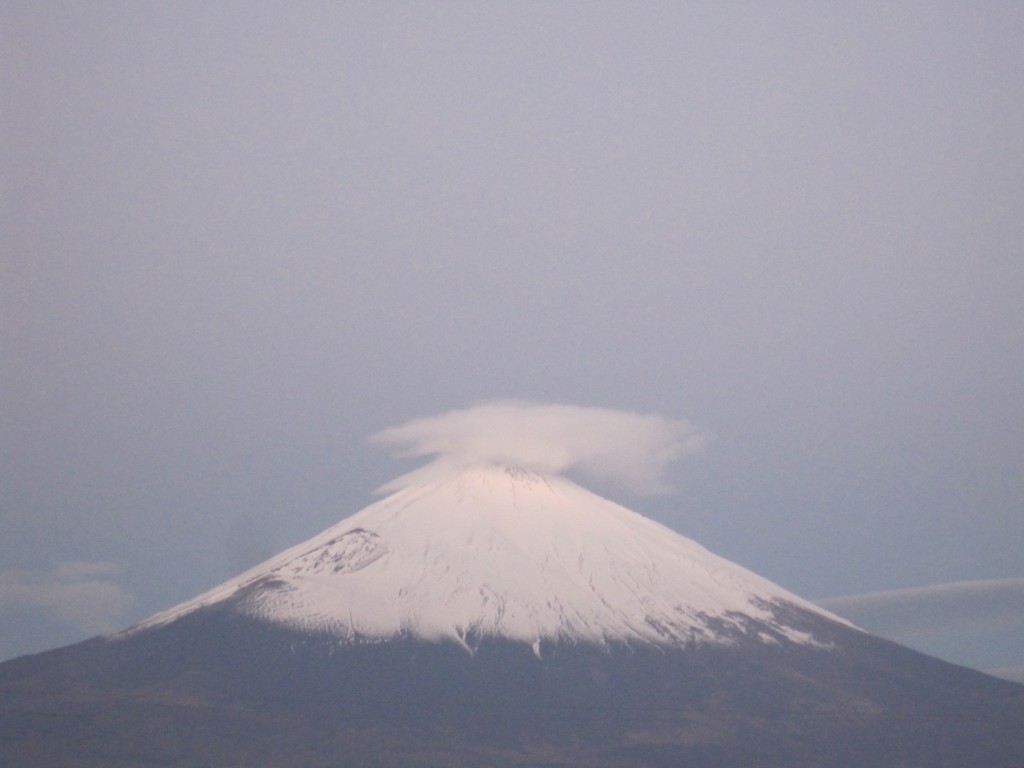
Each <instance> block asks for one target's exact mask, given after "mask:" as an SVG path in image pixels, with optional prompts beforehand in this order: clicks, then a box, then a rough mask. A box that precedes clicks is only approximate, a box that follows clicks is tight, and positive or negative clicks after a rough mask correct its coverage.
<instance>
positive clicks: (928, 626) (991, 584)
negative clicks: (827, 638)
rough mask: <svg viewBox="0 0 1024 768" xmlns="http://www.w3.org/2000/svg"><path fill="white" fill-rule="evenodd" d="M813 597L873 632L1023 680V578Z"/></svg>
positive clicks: (954, 659) (819, 602)
mask: <svg viewBox="0 0 1024 768" xmlns="http://www.w3.org/2000/svg"><path fill="white" fill-rule="evenodd" d="M815 602H816V603H817V604H818V605H820V606H821V607H823V608H825V609H827V610H829V611H833V612H834V613H836V614H838V615H840V616H843V617H845V618H847V619H849V620H850V621H852V622H854V623H855V624H857V625H858V626H860V627H862V628H863V629H866V630H867V631H869V632H872V633H874V634H876V635H880V636H882V637H886V638H888V639H890V640H893V641H895V642H898V643H901V644H903V645H907V646H910V647H911V648H916V649H918V650H920V651H923V652H925V653H930V654H932V655H935V656H939V657H940V658H945V659H948V660H951V661H956V662H957V663H962V664H967V665H968V666H972V667H975V668H977V669H982V670H985V671H987V672H988V673H989V674H991V675H995V676H997V677H1003V678H1006V679H1008V680H1014V681H1018V682H1024V651H1022V650H1021V645H1020V637H1021V636H1022V634H1024V578H1021V577H1015V578H1010V579H986V580H978V581H954V582H948V583H944V584H930V585H927V586H923V587H912V588H909V589H896V590H887V591H884V592H871V593H867V594H861V595H844V596H841V597H831V598H826V599H821V600H816V601H815Z"/></svg>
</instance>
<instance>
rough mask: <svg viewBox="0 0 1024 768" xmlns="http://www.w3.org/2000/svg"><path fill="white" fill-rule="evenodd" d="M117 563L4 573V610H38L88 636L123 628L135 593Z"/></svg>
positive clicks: (0, 594)
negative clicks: (123, 581) (121, 578)
mask: <svg viewBox="0 0 1024 768" xmlns="http://www.w3.org/2000/svg"><path fill="white" fill-rule="evenodd" d="M120 572H121V568H120V567H119V566H117V565H115V564H113V563H102V562H67V563H63V564H61V565H59V566H57V567H56V568H54V569H53V570H51V571H48V572H46V573H38V572H31V571H23V570H8V571H0V608H7V609H13V608H35V609H38V610H41V611H44V612H45V613H48V614H50V615H52V616H54V617H55V618H57V619H59V620H60V621H62V622H64V623H66V624H68V625H70V626H72V627H74V628H75V629H76V630H79V631H80V632H83V633H85V634H87V635H96V634H103V633H106V632H112V631H114V630H115V629H118V628H120V627H121V626H122V625H123V624H124V622H125V618H126V615H127V609H128V607H129V606H130V605H131V603H132V601H133V597H132V594H131V593H130V592H129V591H128V590H126V589H125V588H124V587H122V586H121V585H120V584H117V583H116V582H115V581H114V580H113V579H114V578H115V577H117V576H118V575H119V574H120Z"/></svg>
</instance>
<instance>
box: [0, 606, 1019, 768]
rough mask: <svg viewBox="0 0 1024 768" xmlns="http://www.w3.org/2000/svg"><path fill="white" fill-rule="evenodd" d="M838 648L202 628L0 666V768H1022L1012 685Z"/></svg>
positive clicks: (857, 647) (197, 622) (826, 627)
mask: <svg viewBox="0 0 1024 768" xmlns="http://www.w3.org/2000/svg"><path fill="white" fill-rule="evenodd" d="M815 633H816V635H817V636H818V637H827V638H828V639H829V641H830V642H831V643H833V647H831V648H829V649H823V648H807V647H806V646H799V645H795V644H792V643H786V642H779V643H767V644H766V643H764V642H753V641H746V642H744V641H738V642H737V644H736V645H735V646H731V647H722V646H710V645H708V646H697V647H692V648H689V649H685V650H673V651H659V650H654V649H651V648H641V649H629V648H625V647H617V648H598V647H594V646H580V645H575V646H573V645H560V646H556V645H552V646H549V647H547V648H544V649H542V656H543V658H542V659H538V658H537V656H536V655H535V654H534V652H533V650H532V649H531V648H530V647H529V646H526V645H521V644H515V643H510V642H491V643H487V642H484V643H482V644H481V645H480V646H479V647H478V648H477V650H476V652H475V653H473V654H470V653H468V652H467V651H466V650H465V649H464V648H462V647H459V646H457V645H454V644H429V643H423V642H412V641H406V642H389V643H381V644H377V645H360V646H350V645H338V644H337V643H336V642H332V641H331V640H330V639H329V638H327V637H317V636H309V635H300V634H297V633H293V632H289V631H285V630H282V629H280V628H276V627H273V626H271V625H267V624H260V623H257V622H254V621H253V620H252V619H248V618H243V617H241V616H239V615H237V614H235V613H233V612H232V611H231V610H230V609H229V608H226V607H220V608H217V609H215V610H204V611H199V612H197V613H195V614H191V615H189V616H187V617H185V618H183V619H181V620H179V621H177V622H174V623H172V624H170V625H167V626H165V627H161V628H158V629H153V630H148V631H145V632H141V633H138V634H136V635H132V636H129V637H127V638H123V639H119V640H104V639H95V640H90V641H87V642H84V643H81V644H78V645H74V646H70V647H68V648H62V649H59V650H55V651H50V652H48V653H43V654H39V655H36V656H27V657H23V658H20V659H15V660H13V661H9V662H7V663H5V664H2V665H0V702H2V704H0V706H2V713H0V764H2V765H5V766H6V765H10V766H37V767H38V768H46V767H48V766H80V767H82V768H86V767H88V768H93V767H95V768H100V767H101V766H102V767H103V768H120V767H122V766H182V767H184V766H190V767H192V766H217V767H218V768H227V767H229V766H239V767H241V766H267V767H268V768H269V767H271V766H273V768H286V767H287V766H324V767H326V766H377V765H379V766H403V765H406V766H541V765H544V766H570V765H577V766H638V767H639V766H666V767H667V766H672V767H673V768H675V767H676V766H680V765H686V766H693V767H694V768H712V767H714V768H723V767H724V766H730V767H731V766H736V767H737V768H738V767H739V766H750V765H758V766H766V767H767V766H779V767H780V768H781V767H782V766H786V767H787V768H791V767H792V766H822V767H823V768H824V767H825V766H828V767H829V768H842V767H843V766H850V767H851V768H852V767H853V766H865V765H871V766H894V767H895V766H900V768H910V767H912V766H921V767H922V768H923V767H924V766H929V767H933V766H950V768H952V767H953V766H957V767H959V766H972V768H1018V767H1019V766H1024V686H1020V685H1016V684H1013V683H1009V682H1005V681H1001V680H996V679H994V678H991V677H988V676H985V675H982V674H980V673H977V672H974V671H971V670H967V669H963V668H960V667H956V666H953V665H950V664H946V663H944V662H941V661H938V660H935V659H931V658H929V657H926V656H923V655H921V654H918V653H915V652H913V651H910V650H907V649H905V648H902V647H900V646H897V645H894V644H892V643H889V642H886V641H883V640H880V639H878V638H874V637H871V636H869V635H865V634H862V633H859V632H855V631H852V630H847V629H846V628H844V627H841V626H839V625H834V624H829V623H824V622H823V623H822V625H821V626H816V627H815Z"/></svg>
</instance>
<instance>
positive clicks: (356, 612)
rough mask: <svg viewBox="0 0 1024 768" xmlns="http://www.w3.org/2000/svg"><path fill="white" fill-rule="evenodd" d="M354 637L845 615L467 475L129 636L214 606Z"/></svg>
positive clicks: (583, 636)
mask: <svg viewBox="0 0 1024 768" xmlns="http://www.w3.org/2000/svg"><path fill="white" fill-rule="evenodd" d="M229 599H230V600H232V601H233V603H234V604H235V605H238V606H240V607H241V609H242V610H243V611H244V612H245V613H247V614H249V615H251V616H253V617H256V618H260V619H264V620H267V621H271V622H275V623H280V624H284V625H287V626H290V627H292V628H296V629H301V630H309V631H326V632H329V633H331V634H333V635H335V636H336V637H339V638H341V639H345V640H349V641H352V642H367V641H379V640H385V639H388V638H393V637H414V638H421V639H426V640H440V639H453V640H455V641H457V642H460V643H462V644H463V645H465V646H466V647H467V648H471V647H472V646H473V644H474V643H475V642H477V641H478V640H479V639H481V638H484V637H502V638H507V639H511V640H516V641H522V642H525V643H530V644H532V645H533V647H534V649H535V651H536V652H537V653H538V654H540V643H541V641H554V642H593V643H599V644H604V643H609V642H625V643H645V644H659V645H678V644H682V643H687V642H691V641H719V642H729V641H730V634H731V633H730V631H728V630H730V629H731V630H733V631H740V632H749V631H750V628H751V626H752V625H751V621H753V622H754V624H753V626H755V627H756V632H757V634H758V635H759V636H760V637H761V638H762V639H763V640H765V641H766V642H780V640H782V639H788V640H790V641H793V642H797V643H807V644H814V643H815V642H816V641H815V640H814V638H813V637H812V636H811V635H809V634H807V633H806V632H804V631H801V630H799V629H796V628H794V627H791V626H786V625H785V624H784V623H780V621H779V619H777V618H776V616H777V613H776V612H775V611H773V610H772V609H773V606H790V607H792V606H795V607H798V608H799V609H802V610H803V611H807V612H811V613H814V614H816V615H817V616H822V617H825V618H828V619H831V620H833V621H840V622H842V623H844V624H845V623H846V622H844V621H843V620H842V619H838V618H837V617H835V616H833V615H832V614H829V613H827V612H825V611H823V610H821V609H820V608H817V607H816V606H814V605H812V604H811V603H809V602H807V601H805V600H802V599H800V598H798V597H796V596H795V595H793V594H790V593H789V592H787V591H785V590H783V589H782V588H781V587H778V586H776V585H775V584H773V583H771V582H769V581H767V580H765V579H763V578H761V577H759V576H757V575H755V574H753V573H751V572H750V571H747V570H745V569H744V568H741V567H740V566H737V565H735V564H733V563H731V562H729V561H727V560H724V559H722V558H720V557H718V556H716V555H714V554H712V553H711V552H709V551H707V550H706V549H704V548H703V547H701V546H700V545H699V544H697V543H696V542H694V541H692V540H690V539H687V538H685V537H683V536H680V535H678V534H676V533H675V532H673V531H671V530H669V529H668V528H665V527H664V526H662V525H659V524H658V523H655V522H653V521H651V520H649V519H647V518H644V517H642V516H641V515H638V514H636V513H635V512H632V511H630V510H628V509H626V508H624V507H622V506H619V505H618V504H615V503H613V502H611V501H608V500H607V499H604V498H602V497H600V496H597V495H595V494H593V493H591V492H589V491H587V490H585V489H584V488H582V487H580V486H579V485H577V484H575V483H573V482H572V481H570V480H568V479H566V478H565V477H563V476H560V475H543V476H542V475H538V474H535V473H532V472H530V471H527V470H524V469H520V468H517V467H506V466H500V465H486V466H468V467H464V468H462V469H461V470H459V471H455V472H452V473H450V474H447V475H444V476H441V477H433V478H430V479H428V480H426V481H424V482H423V483H421V484H417V485H413V486H410V487H406V488H403V489H401V490H399V491H397V492H395V493H394V494H392V495H390V496H388V497H387V498H384V499H382V500H380V501H378V502H376V503H375V504H372V505H370V506H369V507H367V508H365V509H363V510H362V511H361V512H358V513H356V514H355V515H352V516H351V517H349V518H347V519H346V520H343V521H342V522H340V523H338V524H337V525H335V526H332V527H331V528H329V529H327V530H326V531H324V532H323V533H321V534H319V535H318V536H315V537H313V538H312V539H309V540H308V541H306V542H304V543H302V544H299V545H297V546H295V547H292V548H291V549H288V550H286V551H285V552H282V553H281V554H280V555H277V556H276V557H273V558H271V559H269V560H267V561H265V562H264V563H262V564H260V565H258V566H256V567H254V568H252V569H250V570H249V571H246V572H245V573H243V574H241V575H240V576H238V577H237V578H234V579H231V580H230V581H227V582H225V583H224V584H222V585H220V586H218V587H216V588H214V589H212V590H210V591H209V592H206V593H205V594H202V595H200V596H198V597H196V598H194V599H193V600H190V601H188V602H185V603H182V604H181V605H178V606H176V607H174V608H171V609H170V610H168V611H165V612H163V613H159V614H157V615H155V616H153V617H151V618H150V619H148V620H147V621H145V622H143V623H142V624H140V625H138V626H136V627H134V628H133V629H131V630H128V632H137V631H140V630H143V629H146V628H149V627H155V626H160V625H163V624H166V623H168V622H171V621H173V620H175V619H177V618H178V617H181V616H183V615H185V614H187V613H190V612H191V611H194V610H196V609H198V608H201V607H203V606H208V605H212V604H214V603H218V602H221V601H224V600H229Z"/></svg>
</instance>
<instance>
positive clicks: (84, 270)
mask: <svg viewBox="0 0 1024 768" xmlns="http://www.w3.org/2000/svg"><path fill="white" fill-rule="evenodd" d="M0 36H2V40H0V85H2V110H0V126H2V155H0V163H2V166H0V177H2V179H3V181H2V200H0V248H2V253H0V398H2V399H0V441H2V451H3V460H2V462H0V525H2V531H3V535H2V536H0V657H3V656H10V655H15V654H20V653H25V652H30V651H35V650H42V649H44V648H48V647H53V646H55V645H59V644H62V643H66V642H70V641H73V640H76V639H79V638H81V637H84V636H86V635H88V634H90V633H95V632H98V631H105V630H106V629H114V628H118V627H120V626H123V625H126V624H128V623H131V622H133V621H136V620H138V619H141V618H143V617H145V616H147V615H149V614H150V613H153V612H155V611H157V610H159V609H161V608H165V607H167V606H169V605H170V604H172V603H174V602H176V601H178V600H181V599H184V598H186V597H189V596H191V595H193V594H195V593H197V592H199V591H200V590H202V589H205V588H207V587H209V586H211V585H212V584H213V583H215V582H217V581H219V580H221V579H223V578H225V577H227V576H229V575H231V574H232V573H234V572H235V571H237V570H238V569H239V568H241V567H243V566H245V565H247V564H250V563H251V562H252V561H253V560H254V559H257V558H258V557H259V556H261V555H264V554H270V553H271V552H273V551H276V550H277V549H280V548H283V547H284V546H286V545H289V544H292V543H294V542H296V541H298V540H300V539H302V538H304V537H306V536H308V535H311V534H313V533H315V532H316V531H318V530H320V529H321V528H323V527H325V526H326V525H328V524H330V523H332V522H334V521H336V520H337V519H338V518H340V517H342V516H344V515H347V514H349V513H350V512H353V511H355V510H357V509H359V508H361V507H362V506H364V505H365V504H366V503H368V502H370V501H371V500H372V498H373V496H372V491H373V489H374V488H376V487H378V486H379V485H381V484H382V483H383V482H386V481H387V480H388V479H390V478H392V477H394V476H395V475H398V474H401V473H402V472H405V471H408V470H409V469H410V468H411V466H412V464H411V463H410V462H409V461H396V460H395V459H393V458H390V457H388V456H387V454H386V452H385V451H382V450H380V449H379V447H375V446H372V445H369V444H367V442H366V437H367V436H368V435H369V434H371V433H374V432H377V431H379V430H381V429H383V428H386V427H389V426H392V425H395V424H399V423H402V422H405V421H407V420H409V419H411V418H413V417H417V416H429V415H433V414H437V413H441V412H445V411H448V410H450V409H452V408H460V407H465V406H467V405H471V404H473V403H476V402H479V401H482V400H488V399H492V398H521V399H526V400H531V401H538V402H556V403H576V404H581V405H586V406H600V407H606V408H614V409H625V410H630V411H637V412H641V413H658V414H663V415H665V416H666V417H669V418H672V419H683V420H686V421H687V422H689V423H691V424H693V425H694V426H695V427H696V428H697V429H699V430H700V431H701V432H702V433H703V434H705V435H707V436H708V439H707V440H706V444H705V448H704V450H703V452H701V453H700V454H697V455H691V456H685V457H682V458H681V459H680V461H678V462H677V463H676V464H674V465H673V466H672V467H671V468H670V470H669V473H668V479H669V480H670V481H671V483H672V484H673V485H674V486H675V487H676V488H677V489H678V492H677V493H676V494H675V495H671V496H660V497H646V498H644V497H635V496H630V495H629V494H626V493H622V492H619V493H618V495H617V496H616V499H617V500H618V501H621V502H623V503H626V504H627V505H629V506H632V507H634V508H636V509H638V511H641V512H645V513H646V514H649V515H650V516H652V517H655V518H657V519H659V520H661V521H662V522H665V523H667V524H668V525H670V526H672V527H673V528H675V529H676V530H678V531H680V532H681V533H684V534H686V535H689V536H693V537H694V538H697V539H698V540H700V541H701V542H702V543H703V544H705V545H706V546H708V547H709V548H711V549H712V550H714V551H716V552H717V553H719V554H721V555H723V556H725V557H728V558H730V559H733V560H735V561H737V562H739V563H741V564H743V565H745V566H747V567H749V568H751V569H753V570H755V571H757V572H759V573H761V574H763V575H765V576H767V577H769V578H771V579H773V580H775V581H777V582H779V583H780V584H782V585H783V586H785V587H787V588H788V589H791V590H793V591H795V592H798V593H800V594H802V595H804V596H806V597H810V598H824V597H830V596H839V595H863V594H865V593H875V592H892V591H894V590H903V589H908V588H919V587H927V586H929V585H940V584H950V583H953V582H965V581H969V582H977V583H982V582H983V583H989V584H997V585H998V587H997V589H998V591H999V592H1000V594H1004V593H1005V591H1006V590H1007V589H1009V590H1013V589H1017V590H1024V587H1021V585H1020V583H1019V581H1010V582H1007V581H1006V580H1008V579H1010V580H1013V579H1019V578H1020V577H1021V576H1024V557H1022V555H1021V542H1024V310H1022V305H1024V301H1022V298H1021V297H1024V216H1021V211H1022V210H1024V139H1022V136H1024V134H1022V132H1021V128H1020V127H1021V125H1024V48H1022V46H1021V45H1020V41H1021V40H1022V39H1024V6H1022V5H1020V4H1017V3H997V2H990V3H973V2H972V3H967V2H963V3H942V2H939V3H930V4H926V5H921V4H914V3H902V4H891V3H871V2H867V3H817V2H813V3H812V2H808V3H798V2H785V3H774V4H769V3H657V2H649V3H580V2H561V3H557V2H556V3H541V2H517V3H468V2H467V3H455V2H451V3H382V2H376V1H375V2H368V3H341V4H339V3H299V2H290V3H287V4H283V3H280V4H259V5H253V4H250V3H243V2H220V3H206V2H182V3H173V4H166V3H137V2H104V3H71V2H52V3H36V2H20V1H19V0H13V1H11V2H6V3H4V4H3V6H2V8H0ZM1007 583H1009V585H1010V586H1007ZM979 589H980V587H979ZM914 594H919V593H911V596H913V595H914ZM928 594H932V593H928ZM944 594H947V596H948V597H950V599H952V597H951V596H955V595H960V596H966V597H965V599H968V600H970V599H972V596H973V598H976V597H977V592H976V591H972V590H963V589H956V588H950V589H949V590H947V591H946V593H944ZM1018 594H1019V592H1018ZM908 599H909V598H908ZM883 602H884V600H883ZM1004 603H1005V604H1006V605H1009V608H1007V609H1006V610H1004V611H1003V612H1002V613H1000V617H1001V618H1000V620H999V621H1001V622H1002V623H999V622H995V623H993V622H989V624H986V625H985V626H977V622H979V621H980V619H978V618H977V613H976V612H975V614H967V615H969V616H973V617H974V618H965V619H963V620H962V621H960V622H959V624H958V625H957V626H956V627H954V628H951V629H950V631H949V632H947V633H946V634H945V635H944V636H943V637H942V638H940V639H935V636H934V633H935V630H934V628H933V629H932V630H930V631H931V632H932V634H931V635H927V636H926V635H923V634H921V633H918V634H917V635H914V634H913V632H914V631H917V630H911V629H907V632H908V633H909V634H907V637H908V638H910V639H912V640H913V641H914V642H916V643H917V647H923V648H924V649H925V650H931V651H932V652H934V653H940V654H942V655H944V656H945V657H947V658H953V659H954V660H958V661H962V662H964V663H969V664H973V665H977V666H981V667H984V668H996V667H1000V668H1006V667H1015V666H1022V665H1024V651H1021V648H1024V628H1022V626H1021V625H1022V623H1024V622H1022V621H1021V618H1020V601H1019V600H1018V601H1017V602H1014V601H1013V600H1009V601H1005V600H1004ZM846 605H847V607H848V608H849V609H850V611H851V612H854V611H856V610H857V606H858V605H861V607H863V605H862V604H857V603H847V604H846ZM950 613H951V616H950V620H951V622H957V616H958V613H957V611H956V610H952V611H950ZM851 618H853V619H854V620H857V619H858V617H857V616H856V615H851ZM972 622H973V623H974V626H975V629H976V630H977V631H976V632H975V631H971V627H972ZM990 624H991V625H992V626H989V625H990ZM884 629H885V631H887V632H889V633H890V634H891V635H895V636H899V632H900V628H899V627H896V628H895V629H893V627H892V626H890V625H886V627H884ZM879 631H882V629H880V630H879ZM993 633H996V634H997V635H998V638H996V635H994V634H993ZM1008 633H1009V634H1008ZM1013 633H1016V634H1013ZM929 637H930V638H932V639H929ZM922 638H923V640H922Z"/></svg>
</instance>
